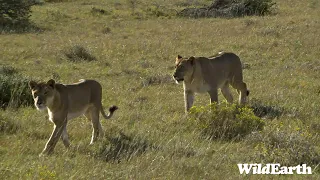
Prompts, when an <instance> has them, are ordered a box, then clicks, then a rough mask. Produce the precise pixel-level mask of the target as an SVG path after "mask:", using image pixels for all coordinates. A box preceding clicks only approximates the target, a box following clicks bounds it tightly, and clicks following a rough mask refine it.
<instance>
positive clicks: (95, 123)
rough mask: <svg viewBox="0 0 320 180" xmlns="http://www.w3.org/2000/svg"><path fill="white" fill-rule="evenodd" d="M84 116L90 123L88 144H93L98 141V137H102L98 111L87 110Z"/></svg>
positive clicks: (96, 109)
mask: <svg viewBox="0 0 320 180" xmlns="http://www.w3.org/2000/svg"><path fill="white" fill-rule="evenodd" d="M85 115H86V117H87V118H88V119H90V120H91V123H92V136H91V141H90V144H93V143H94V142H95V141H96V140H97V139H98V137H99V135H103V129H102V127H101V124H100V120H99V109H98V108H96V107H92V108H89V109H88V110H87V112H86V114H85Z"/></svg>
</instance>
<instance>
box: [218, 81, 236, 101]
mask: <svg viewBox="0 0 320 180" xmlns="http://www.w3.org/2000/svg"><path fill="white" fill-rule="evenodd" d="M221 93H222V95H223V96H224V97H225V98H226V100H227V101H228V103H231V104H232V103H233V97H232V94H231V92H230V88H229V84H228V83H226V84H225V85H224V86H223V87H222V88H221Z"/></svg>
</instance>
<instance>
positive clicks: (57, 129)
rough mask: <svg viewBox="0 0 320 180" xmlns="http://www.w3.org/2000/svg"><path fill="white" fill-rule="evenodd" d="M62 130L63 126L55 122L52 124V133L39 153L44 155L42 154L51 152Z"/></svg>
mask: <svg viewBox="0 0 320 180" xmlns="http://www.w3.org/2000/svg"><path fill="white" fill-rule="evenodd" d="M62 131H63V126H61V125H60V126H57V125H56V124H55V125H54V127H53V131H52V134H51V136H50V138H49V140H48V142H47V144H46V146H45V148H44V149H43V151H42V153H41V154H40V156H41V155H44V154H46V155H47V154H51V153H52V152H53V150H54V147H55V146H56V144H57V142H58V140H59V139H60V136H61V134H62Z"/></svg>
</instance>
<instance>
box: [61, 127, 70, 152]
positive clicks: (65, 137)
mask: <svg viewBox="0 0 320 180" xmlns="http://www.w3.org/2000/svg"><path fill="white" fill-rule="evenodd" d="M61 140H62V142H63V144H64V146H65V147H66V148H68V147H69V146H70V141H69V135H68V132H67V126H64V128H63V131H62V135H61Z"/></svg>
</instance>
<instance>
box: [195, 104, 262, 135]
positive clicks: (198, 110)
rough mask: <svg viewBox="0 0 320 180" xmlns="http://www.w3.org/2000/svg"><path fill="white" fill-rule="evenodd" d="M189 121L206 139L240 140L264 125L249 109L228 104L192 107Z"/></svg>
mask: <svg viewBox="0 0 320 180" xmlns="http://www.w3.org/2000/svg"><path fill="white" fill-rule="evenodd" d="M189 119H190V120H191V121H193V122H194V123H195V124H196V127H197V128H198V129H200V130H201V131H202V134H203V135H204V136H205V138H208V139H224V140H229V139H241V138H243V137H244V136H246V135H248V134H250V133H251V132H254V131H260V130H262V129H263V127H264V125H265V122H264V121H263V120H262V119H260V118H259V117H257V116H255V115H254V113H253V110H252V109H251V108H248V107H237V105H236V104H228V103H221V104H220V105H217V104H216V103H214V104H210V105H208V106H200V107H195V106H194V107H192V108H191V109H190V113H189Z"/></svg>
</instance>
